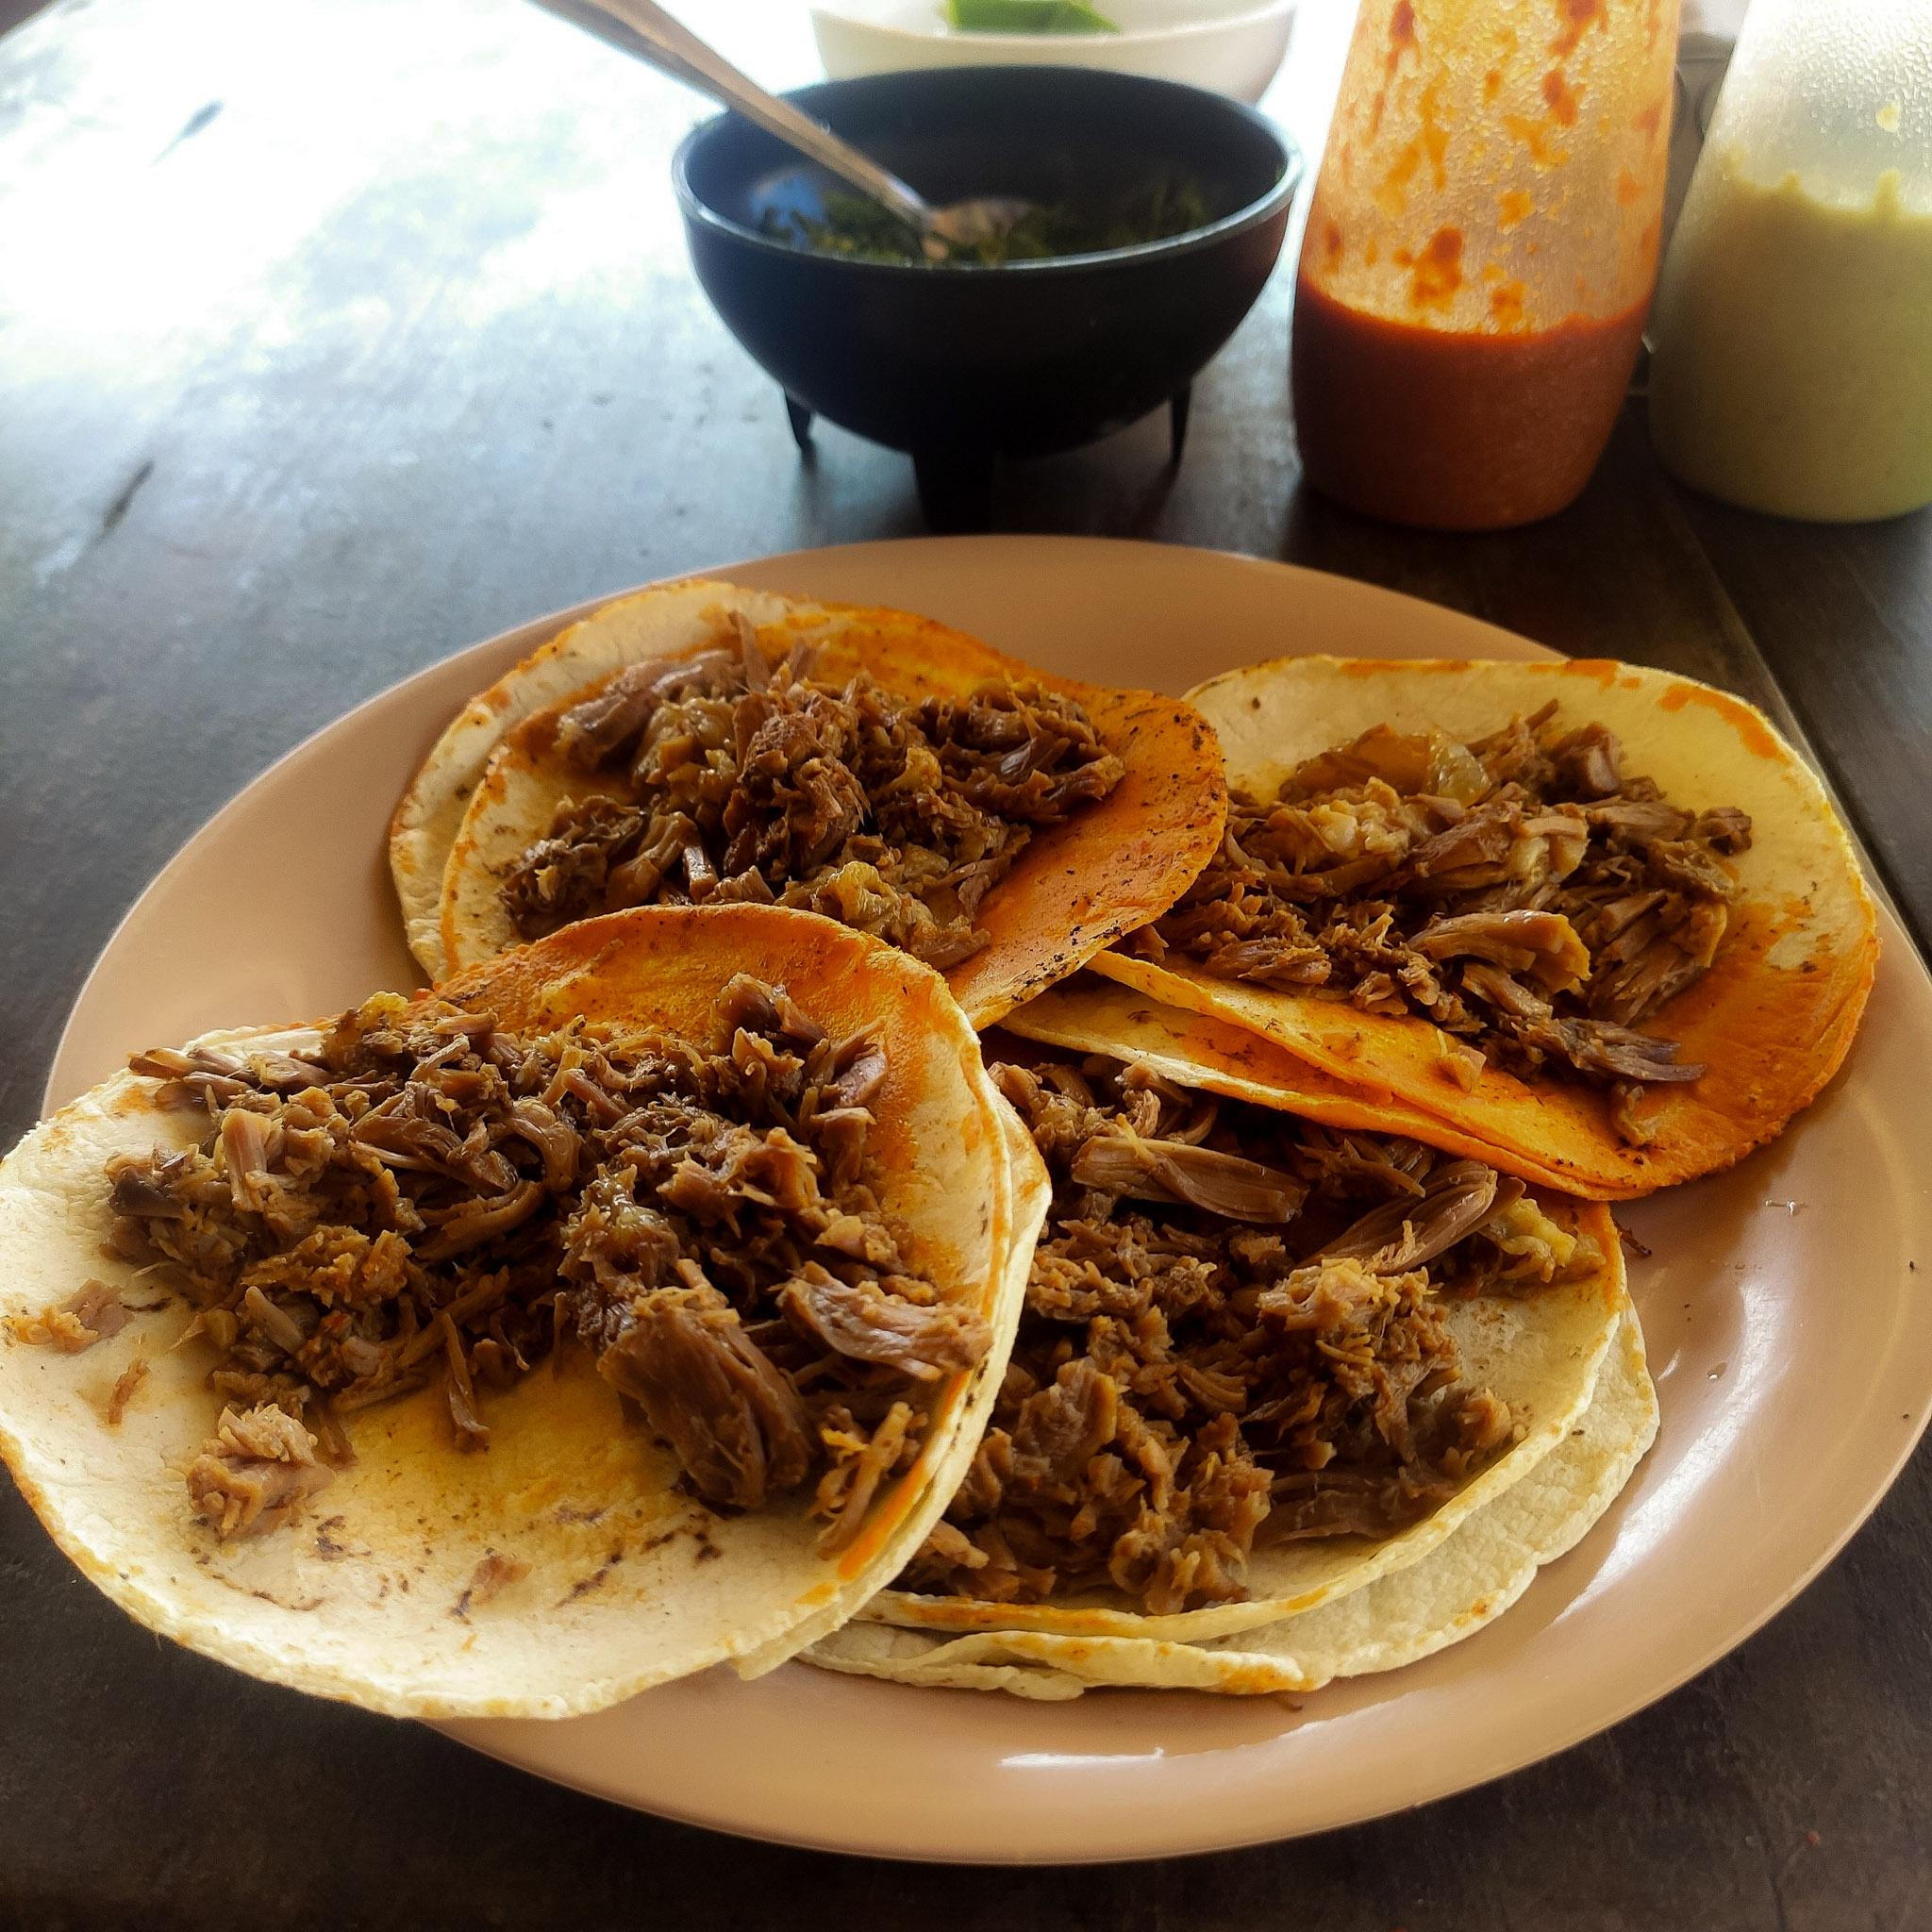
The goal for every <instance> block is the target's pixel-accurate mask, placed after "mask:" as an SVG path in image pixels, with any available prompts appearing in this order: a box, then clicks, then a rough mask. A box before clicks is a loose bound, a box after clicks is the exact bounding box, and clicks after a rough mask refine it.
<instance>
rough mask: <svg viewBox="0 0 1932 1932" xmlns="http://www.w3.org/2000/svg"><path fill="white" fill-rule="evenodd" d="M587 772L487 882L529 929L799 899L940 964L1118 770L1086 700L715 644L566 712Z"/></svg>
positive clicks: (574, 750) (615, 684) (974, 933)
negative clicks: (541, 832)
mask: <svg viewBox="0 0 1932 1932" xmlns="http://www.w3.org/2000/svg"><path fill="white" fill-rule="evenodd" d="M558 747H559V749H560V751H561V752H562V754H563V756H564V758H566V759H567V760H568V761H569V762H570V764H571V765H572V766H573V767H574V768H575V770H576V771H578V772H580V773H581V774H582V775H583V781H584V790H583V792H582V795H580V796H575V797H572V798H570V799H567V800H566V801H565V802H564V803H563V804H562V805H560V806H559V807H558V809H557V811H556V814H555V816H554V818H553V820H552V823H551V825H550V827H549V830H548V832H547V834H546V835H545V836H544V837H543V838H541V839H540V840H538V841H536V842H535V843H533V844H532V845H531V846H530V847H529V848H528V849H527V850H526V851H525V852H524V853H523V854H522V856H521V857H520V858H518V859H517V861H516V862H515V864H514V865H513V866H512V867H511V868H510V870H509V872H508V874H507V876H506V877H505V880H504V883H503V886H502V888H501V891H502V894H503V900H504V904H505V906H506V908H508V912H509V914H510V917H511V919H512V921H513V922H514V923H515V925H516V928H517V930H518V931H519V932H520V933H521V934H522V935H523V936H524V937H525V939H535V938H538V937H540V936H541V935H542V934H544V933H547V932H552V931H554V930H555V929H556V928H557V927H558V926H559V925H563V924H568V923H570V922H571V921H573V920H577V919H583V918H587V917H589V916H591V915H592V914H595V913H600V912H614V911H617V910H620V909H621V908H625V907H629V906H651V905H692V904H703V903H705V902H707V901H712V900H718V901H735V900H756V901H758V902H760V903H763V904H776V905H781V906H802V907H805V908H808V909H809V910H811V911H814V912H821V913H824V914H826V915H827V916H829V917H830V918H833V919H836V920H838V921H840V922H841V924H845V925H851V926H856V927H858V929H859V930H860V931H862V932H869V933H874V934H875V935H877V936H878V937H879V938H881V939H884V940H887V941H891V943H892V944H894V945H897V946H901V947H903V948H905V950H906V951H908V952H909V953H912V954H914V955H915V956H916V957H917V958H921V959H924V961H925V962H926V963H927V964H928V965H931V966H938V967H941V968H943V967H947V966H951V965H953V964H955V963H956V962H958V960H960V959H963V958H968V957H970V956H971V955H972V954H973V953H974V952H976V951H977V950H978V949H979V948H980V947H981V946H982V945H984V944H985V943H986V935H985V934H984V932H983V931H981V930H980V929H979V928H978V926H977V925H976V924H975V920H976V917H977V914H978V910H979V906H980V903H981V901H982V900H983V899H984V898H985V896H986V894H987V893H988V892H989V891H991V889H992V888H993V887H994V886H995V885H997V884H998V883H999V881H1000V880H1001V879H1002V878H1003V877H1005V875H1006V874H1007V873H1008V872H1009V871H1010V870H1011V868H1012V865H1013V862H1014V860H1015V859H1016V858H1018V857H1019V856H1020V854H1021V852H1022V851H1023V850H1024V847H1025V845H1026V842H1027V841H1028V840H1029V839H1030V838H1031V836H1032V833H1033V830H1034V828H1035V827H1036V826H1041V825H1048V824H1055V823H1056V822H1058V820H1061V819H1064V818H1066V817H1067V816H1068V815H1069V814H1070V813H1072V812H1074V811H1076V810H1078V809H1079V808H1081V807H1083V806H1085V805H1087V804H1090V803H1091V802H1092V801H1094V800H1096V799H1101V798H1105V797H1106V796H1107V794H1108V792H1109V791H1112V790H1113V788H1114V787H1115V786H1116V785H1117V784H1118V783H1119V782H1120V779H1121V776H1122V772H1123V766H1122V764H1121V760H1120V759H1119V758H1117V757H1116V756H1115V755H1114V754H1113V753H1112V752H1110V751H1108V749H1107V747H1106V745H1104V744H1103V743H1102V742H1101V741H1100V738H1099V736H1098V734H1097V733H1096V732H1095V731H1094V728H1093V725H1092V724H1091V721H1090V720H1089V718H1088V717H1087V714H1086V712H1085V711H1084V710H1083V709H1082V708H1081V707H1080V706H1079V705H1078V704H1077V703H1075V702H1074V700H1072V699H1071V698H1066V697H1062V696H1060V695H1059V694H1058V693H1057V692H1054V691H1046V690H1043V689H1041V687H1040V686H1038V685H1034V684H1030V683H1026V684H987V685H983V686H981V687H980V688H979V689H978V690H976V691H974V692H973V693H972V694H971V695H970V696H968V697H965V698H952V697H928V698H924V699H923V700H921V699H913V698H909V697H906V696H903V695H901V694H900V693H898V692H895V691H889V690H887V689H886V688H885V687H884V686H882V685H880V684H878V683H877V682H875V681H874V679H872V678H871V677H869V676H866V675H863V674H861V675H857V676H854V677H853V678H851V679H850V680H848V681H847V682H846V683H844V684H842V685H841V684H834V683H831V682H829V681H826V680H824V679H822V678H820V677H817V676H815V675H814V654H813V653H812V651H811V650H810V649H809V648H808V646H805V645H800V646H798V647H796V648H794V649H793V650H792V651H791V653H790V654H789V655H788V656H786V657H785V658H782V659H781V660H779V661H778V662H776V663H773V662H772V661H771V660H770V659H768V658H767V657H766V655H765V653H764V650H763V648H762V647H761V646H760V645H759V643H758V641H757V639H756V637H755V636H754V635H753V634H752V632H751V630H750V627H749V626H748V625H747V626H743V627H742V628H741V634H740V635H739V637H738V639H737V641H735V642H734V643H733V644H732V645H731V646H730V647H729V648H722V647H721V648H717V649H712V650H709V651H705V652H702V653H700V654H698V655H697V656H695V657H691V658H680V659H677V660H675V662H673V663H671V664H668V665H666V664H664V663H662V662H653V663H645V664H640V665H636V666H633V667H632V668H631V669H629V670H627V671H623V672H620V673H619V674H618V675H616V676H615V677H614V678H612V679H610V680H609V681H608V683H607V684H605V685H604V686H603V687H602V688H601V689H600V690H599V691H597V692H596V693H595V694H594V695H593V696H591V697H589V698H586V699H584V700H583V701H582V702H581V703H579V704H577V705H575V706H574V707H573V708H570V709H569V710H567V711H565V712H564V713H563V715H562V717H561V719H560V721H559V724H558Z"/></svg>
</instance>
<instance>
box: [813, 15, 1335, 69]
mask: <svg viewBox="0 0 1932 1932" xmlns="http://www.w3.org/2000/svg"><path fill="white" fill-rule="evenodd" d="M1299 4H1300V0H1262V4H1261V5H1260V6H1258V7H1249V8H1244V9H1243V10H1242V11H1241V12H1239V13H1219V14H1216V15H1214V16H1213V17H1212V18H1211V19H1208V20H1179V21H1175V22H1174V24H1173V25H1170V26H1138V27H1123V28H1122V29H1121V30H1120V32H1118V33H1111V34H988V33H964V32H954V31H953V30H952V29H950V28H946V27H930V28H924V29H922V28H919V27H911V26H894V25H891V22H890V21H883V20H868V19H867V18H866V17H865V16H864V15H863V14H859V13H854V12H851V11H848V10H847V9H846V8H843V7H841V6H838V5H837V4H836V0H827V4H816V0H815V4H814V5H813V7H812V9H811V16H812V19H813V20H814V21H820V20H833V21H837V22H838V23H839V24H840V25H841V26H857V27H863V28H864V29H865V31H866V32H867V33H870V34H877V35H879V36H880V37H881V38H882V39H885V40H891V41H911V42H917V43H920V44H924V42H928V41H965V42H970V43H971V44H972V45H973V46H974V47H984V48H986V49H987V50H988V51H989V53H1011V52H1012V51H1014V50H1015V49H1017V48H1020V47H1036V48H1037V47H1039V46H1040V45H1041V43H1042V42H1047V41H1051V42H1053V43H1054V44H1055V45H1057V46H1065V47H1069V48H1072V47H1148V46H1162V45H1165V44H1167V43H1168V42H1174V41H1191V40H1200V39H1203V38H1205V37H1206V36H1207V35H1208V34H1221V33H1228V32H1231V31H1232V30H1233V29H1235V28H1236V27H1244V26H1256V25H1260V24H1261V23H1262V22H1264V21H1270V20H1278V19H1280V18H1281V17H1282V16H1283V15H1285V14H1290V13H1292V12H1293V11H1294V10H1295V8H1296V7H1297V6H1298V5H1299ZM988 64H989V65H994V64H997V63H995V62H991V61H989V63H988Z"/></svg>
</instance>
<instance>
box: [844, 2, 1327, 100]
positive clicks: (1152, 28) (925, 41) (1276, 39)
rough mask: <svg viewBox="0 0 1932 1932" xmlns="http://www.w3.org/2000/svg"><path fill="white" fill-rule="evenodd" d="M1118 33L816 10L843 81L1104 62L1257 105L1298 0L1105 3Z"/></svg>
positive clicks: (847, 6) (932, 5)
mask: <svg viewBox="0 0 1932 1932" xmlns="http://www.w3.org/2000/svg"><path fill="white" fill-rule="evenodd" d="M1098 4H1099V8H1100V10H1101V12H1103V13H1104V14H1106V15H1107V17H1108V19H1109V20H1112V21H1115V22H1117V23H1118V24H1119V25H1120V28H1121V31H1120V32H1119V33H1117V34H964V33H956V32H954V31H953V29H952V28H951V27H949V26H947V25H946V24H945V22H944V19H943V17H942V16H941V10H940V0H828V4H825V5H822V6H815V7H814V8H812V9H811V24H812V31H813V33H814V34H815V35H816V36H817V37H818V43H819V56H820V58H822V59H823V60H824V63H825V72H826V73H827V74H828V75H830V76H831V77H832V78H833V79H834V80H848V79H850V78H851V77H853V76H854V75H860V74H890V73H892V72H895V71H897V70H899V69H903V68H908V67H1021V66H1025V67H1038V66H1060V67H1105V68H1109V69H1111V70H1112V71H1114V72H1115V73H1119V74H1145V75H1152V76H1153V78H1155V79H1156V80H1179V81H1186V82H1188V83H1189V84H1190V85H1191V86H1193V87H1205V88H1211V89H1212V90H1213V91H1214V92H1216V93H1224V94H1232V95H1233V96H1234V97H1235V98H1236V99H1237V100H1242V101H1258V100H1259V99H1260V98H1261V95H1262V94H1263V93H1264V92H1266V90H1267V87H1268V83H1269V82H1270V81H1271V80H1273V79H1274V75H1275V72H1276V70H1277V69H1278V68H1279V67H1280V65H1281V60H1282V56H1283V55H1285V54H1286V53H1287V52H1288V37H1289V32H1290V30H1291V27H1292V26H1293V25H1294V8H1295V0H1262V4H1260V5H1257V4H1256V0H1098Z"/></svg>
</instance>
